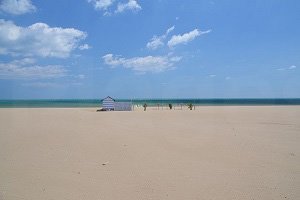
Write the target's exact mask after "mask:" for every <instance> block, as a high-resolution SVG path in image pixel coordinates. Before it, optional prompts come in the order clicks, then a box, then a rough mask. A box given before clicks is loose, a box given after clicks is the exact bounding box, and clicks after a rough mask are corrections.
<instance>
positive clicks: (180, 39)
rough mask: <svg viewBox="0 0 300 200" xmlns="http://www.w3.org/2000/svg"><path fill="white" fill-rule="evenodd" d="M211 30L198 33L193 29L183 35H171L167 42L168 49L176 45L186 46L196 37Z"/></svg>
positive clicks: (198, 31)
mask: <svg viewBox="0 0 300 200" xmlns="http://www.w3.org/2000/svg"><path fill="white" fill-rule="evenodd" d="M209 32H211V30H207V31H200V30H198V29H194V30H192V31H190V32H188V33H184V34H182V35H173V36H172V38H171V39H170V40H169V41H168V46H169V47H174V46H176V45H178V44H187V43H188V42H190V41H192V40H194V39H195V38H196V37H198V36H200V35H203V34H206V33H209Z"/></svg>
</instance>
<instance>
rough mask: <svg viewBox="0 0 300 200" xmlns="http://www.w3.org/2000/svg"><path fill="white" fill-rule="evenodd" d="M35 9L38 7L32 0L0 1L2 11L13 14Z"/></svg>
mask: <svg viewBox="0 0 300 200" xmlns="http://www.w3.org/2000/svg"><path fill="white" fill-rule="evenodd" d="M35 10H36V7H35V6H34V5H32V3H31V0H2V1H1V3H0V11H2V12H6V13H9V14H12V15H21V14H25V13H29V12H34V11H35Z"/></svg>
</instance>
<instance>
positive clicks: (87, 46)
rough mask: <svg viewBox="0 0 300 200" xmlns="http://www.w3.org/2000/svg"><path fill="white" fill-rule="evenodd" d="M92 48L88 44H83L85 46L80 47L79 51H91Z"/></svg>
mask: <svg viewBox="0 0 300 200" xmlns="http://www.w3.org/2000/svg"><path fill="white" fill-rule="evenodd" d="M90 48H92V47H91V46H90V45H88V44H83V45H80V46H79V47H78V49H79V50H87V49H90Z"/></svg>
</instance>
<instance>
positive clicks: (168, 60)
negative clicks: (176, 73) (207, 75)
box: [102, 54, 181, 73]
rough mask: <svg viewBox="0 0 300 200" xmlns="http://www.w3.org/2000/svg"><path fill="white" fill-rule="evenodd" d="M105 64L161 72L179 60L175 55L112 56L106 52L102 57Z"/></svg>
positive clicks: (141, 70)
mask: <svg viewBox="0 0 300 200" xmlns="http://www.w3.org/2000/svg"><path fill="white" fill-rule="evenodd" d="M102 59H103V60H104V63H105V64H106V65H110V66H111V67H117V66H123V67H124V68H127V69H132V70H133V71H136V72H139V73H146V72H154V73H158V72H163V71H166V70H169V69H172V68H173V65H174V64H175V63H177V62H179V61H180V60H181V57H177V56H145V57H133V58H124V57H121V56H114V55H113V54H106V55H105V56H103V57H102Z"/></svg>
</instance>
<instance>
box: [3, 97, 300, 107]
mask: <svg viewBox="0 0 300 200" xmlns="http://www.w3.org/2000/svg"><path fill="white" fill-rule="evenodd" d="M116 101H118V102H132V104H133V105H143V104H145V103H146V104H147V105H148V106H156V105H158V104H159V105H162V106H164V105H168V104H173V105H187V104H193V105H203V106H228V105H230V106H232V105H236V106H240V105H249V106H251V105H253V106H259V105H264V106H266V105H270V106H272V105H278V106H279V105H300V98H289V99H278V98H277V99H116ZM77 107H101V99H34V100H33V99H31V100H28V99H26V100H19V99H18V100H0V108H77Z"/></svg>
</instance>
